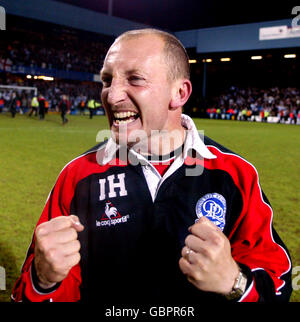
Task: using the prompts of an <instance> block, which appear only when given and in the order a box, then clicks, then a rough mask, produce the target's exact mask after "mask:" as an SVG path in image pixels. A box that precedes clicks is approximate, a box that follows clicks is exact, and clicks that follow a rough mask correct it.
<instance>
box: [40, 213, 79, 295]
mask: <svg viewBox="0 0 300 322" xmlns="http://www.w3.org/2000/svg"><path fill="white" fill-rule="evenodd" d="M83 229H84V226H83V225H82V224H81V223H80V221H79V218H78V217H77V216H74V215H71V216H60V217H57V218H54V219H51V220H50V221H48V222H45V223H42V224H40V225H39V226H38V227H37V228H36V231H35V249H34V254H35V259H34V265H35V270H36V273H37V276H38V279H39V284H40V286H41V287H42V288H44V289H46V288H50V287H52V286H54V285H55V284H56V283H58V282H61V281H62V280H63V279H64V278H65V277H66V276H67V275H68V273H69V271H70V269H71V268H72V267H73V266H75V265H76V264H78V263H79V261H80V254H79V250H80V242H79V240H78V235H77V233H78V232H80V231H82V230H83Z"/></svg>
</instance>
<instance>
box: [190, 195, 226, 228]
mask: <svg viewBox="0 0 300 322" xmlns="http://www.w3.org/2000/svg"><path fill="white" fill-rule="evenodd" d="M225 214H226V200H225V198H224V197H223V196H222V195H220V194H219V193H216V192H214V193H208V194H206V195H205V196H203V197H202V198H200V199H199V200H198V201H197V204H196V215H197V217H198V219H196V222H197V221H198V220H199V219H200V218H201V217H202V216H205V217H206V218H208V219H209V220H211V221H212V222H213V223H214V224H215V225H216V226H217V227H219V228H220V229H221V230H222V231H223V229H224V227H225Z"/></svg>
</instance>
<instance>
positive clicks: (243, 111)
mask: <svg viewBox="0 0 300 322" xmlns="http://www.w3.org/2000/svg"><path fill="white" fill-rule="evenodd" d="M206 112H207V116H208V117H209V118H214V119H227V120H241V121H256V120H260V121H262V122H268V121H269V120H272V122H278V123H294V124H300V90H299V89H297V88H291V87H288V88H278V87H272V88H268V89H258V88H252V87H251V88H250V87H249V88H239V87H235V86H232V87H231V88H230V89H229V90H227V91H225V92H223V93H221V94H220V95H219V96H217V97H214V98H213V99H212V101H211V103H210V107H209V108H207V110H206Z"/></svg>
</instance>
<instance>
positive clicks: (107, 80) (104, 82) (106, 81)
mask: <svg viewBox="0 0 300 322" xmlns="http://www.w3.org/2000/svg"><path fill="white" fill-rule="evenodd" d="M101 82H102V84H103V86H105V87H107V86H109V85H110V83H111V78H102V79H101Z"/></svg>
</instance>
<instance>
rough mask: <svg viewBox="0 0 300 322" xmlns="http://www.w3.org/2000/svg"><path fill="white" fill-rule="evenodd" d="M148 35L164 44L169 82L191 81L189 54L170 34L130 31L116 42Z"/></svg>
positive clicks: (142, 30) (139, 30) (145, 30)
mask: <svg viewBox="0 0 300 322" xmlns="http://www.w3.org/2000/svg"><path fill="white" fill-rule="evenodd" d="M146 35H155V36H157V37H159V38H160V39H161V40H162V41H163V42H164V47H163V56H164V60H165V63H166V65H167V66H168V77H169V80H171V81H172V80H177V79H178V78H187V79H190V65H189V57H188V54H187V52H186V50H185V48H184V46H183V45H182V44H181V42H180V41H179V40H178V39H177V38H176V37H175V36H173V35H172V34H170V33H168V32H165V31H162V30H158V29H151V28H149V29H138V30H130V31H127V32H125V33H123V34H122V35H120V36H119V37H118V38H117V39H116V40H115V42H117V41H119V40H127V39H133V38H136V37H142V36H146Z"/></svg>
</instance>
